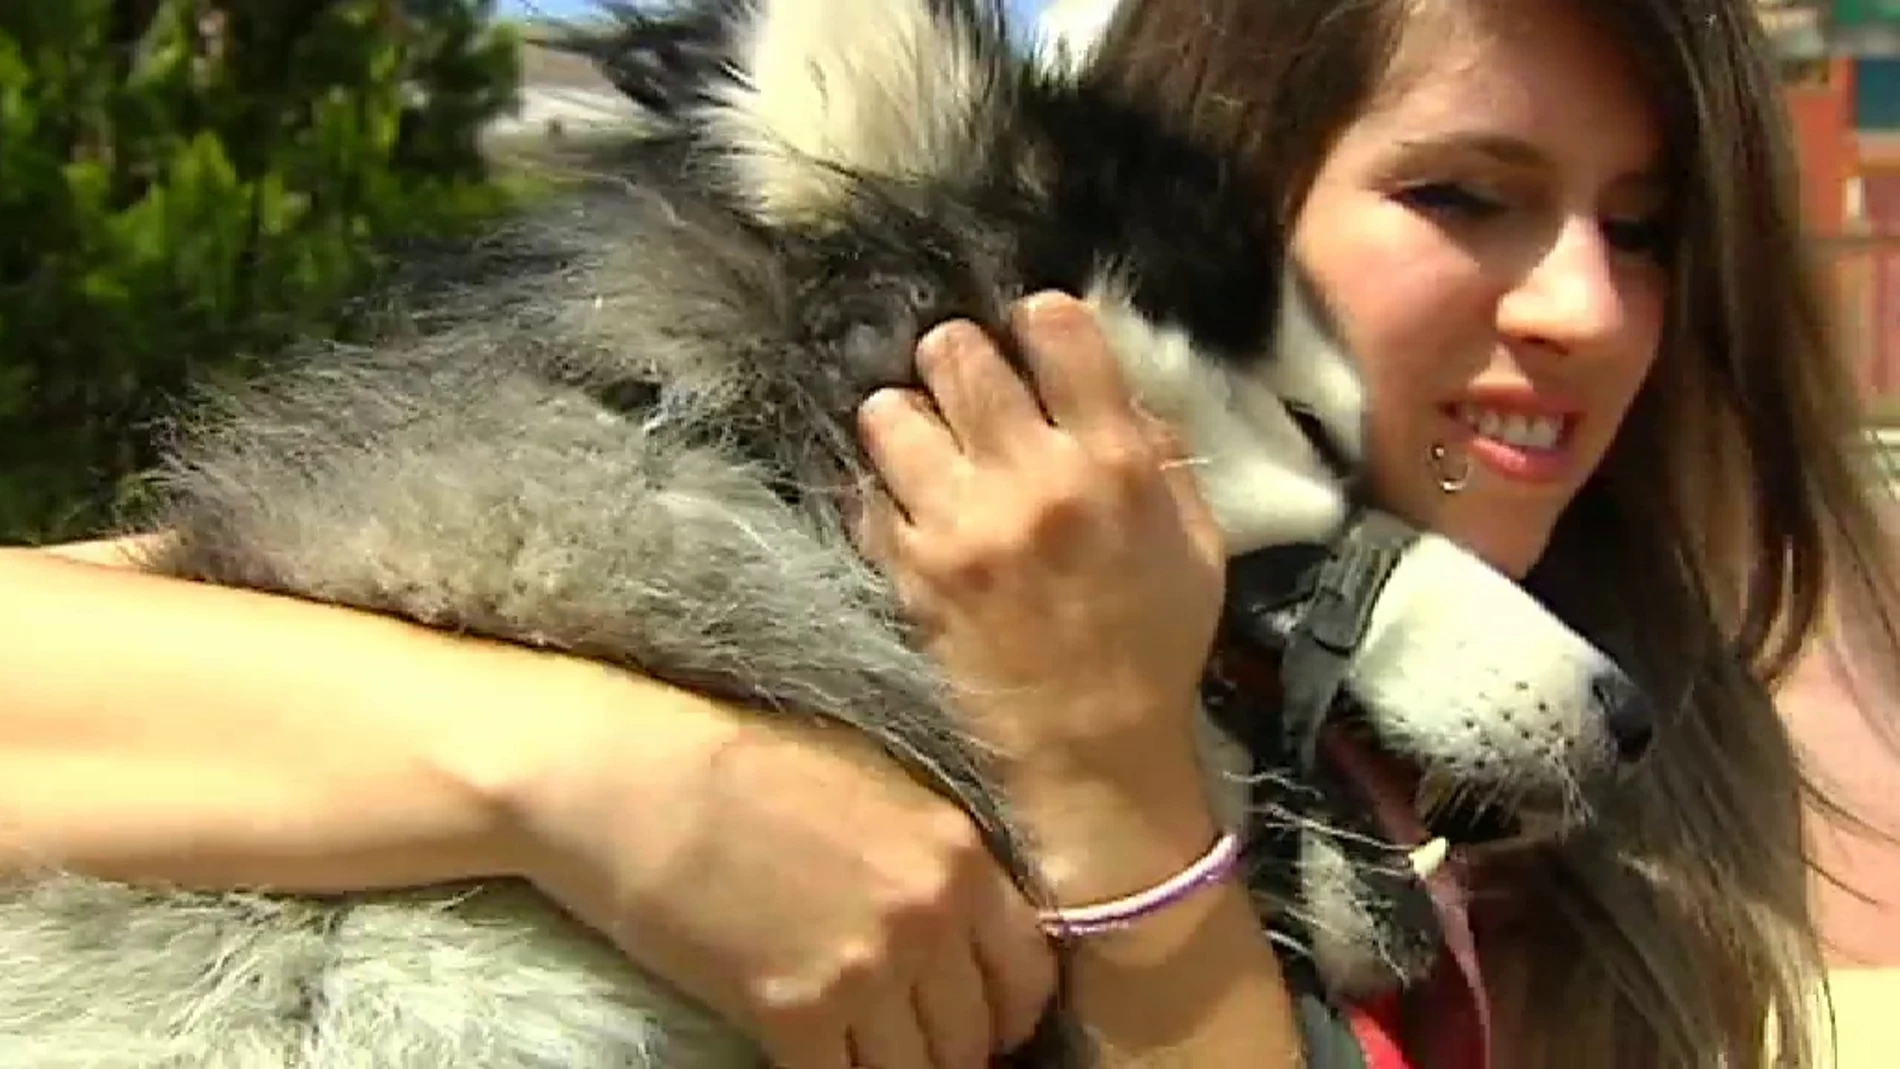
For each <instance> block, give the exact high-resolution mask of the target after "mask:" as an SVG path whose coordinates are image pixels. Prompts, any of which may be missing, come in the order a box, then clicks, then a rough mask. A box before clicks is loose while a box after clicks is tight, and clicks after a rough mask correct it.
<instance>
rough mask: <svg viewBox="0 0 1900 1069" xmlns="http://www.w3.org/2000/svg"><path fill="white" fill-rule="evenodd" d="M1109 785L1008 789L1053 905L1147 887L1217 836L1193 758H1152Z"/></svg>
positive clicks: (1045, 782) (1087, 781) (1058, 782)
mask: <svg viewBox="0 0 1900 1069" xmlns="http://www.w3.org/2000/svg"><path fill="white" fill-rule="evenodd" d="M1153 753H1154V754H1155V756H1154V759H1153V760H1152V761H1151V762H1149V763H1148V764H1147V765H1146V766H1145V767H1140V768H1137V769H1134V770H1132V771H1130V772H1127V773H1124V774H1120V775H1116V776H1113V777H1103V776H1082V775H1069V776H1064V777H1060V778H1055V777H1049V778H1044V779H1042V780H1039V781H1034V782H1033V783H1025V782H1023V781H1022V780H1018V783H1019V784H1021V786H1014V787H1012V796H1013V798H1014V800H1015V802H1016V808H1017V811H1018V812H1019V813H1020V814H1021V815H1022V819H1023V820H1024V821H1025V822H1026V823H1027V824H1028V826H1029V829H1030V833H1031V835H1032V836H1033V838H1034V841H1035V844H1036V851H1037V860H1038V862H1039V865H1040V868H1041V870H1042V874H1043V877H1044V879H1045V880H1046V881H1047V882H1048V885H1049V889H1050V891H1051V892H1052V893H1053V894H1054V895H1055V898H1056V902H1057V904H1058V905H1064V906H1068V905H1079V904H1084V903H1088V902H1094V901H1100V900H1103V899H1109V898H1118V897H1121V896H1124V895H1128V894H1132V893H1135V892H1137V891H1140V890H1143V889H1145V888H1148V887H1152V886H1154V885H1155V884H1158V883H1160V882H1161V881H1163V880H1166V879H1168V878H1169V877H1171V876H1174V875H1175V874H1177V873H1179V872H1180V871H1182V870H1183V869H1185V868H1187V867H1188V866H1189V865H1191V864H1193V863H1194V861H1195V860H1196V859H1198V858H1200V857H1202V856H1203V855H1205V854H1206V853H1207V851H1208V849H1209V848H1210V847H1211V846H1212V845H1213V844H1214V842H1215V841H1216V840H1217V839H1218V838H1219V836H1220V835H1221V833H1222V831H1223V830H1224V829H1222V828H1221V827H1220V825H1219V822H1218V821H1217V820H1216V819H1215V817H1214V815H1213V810H1212V808H1211V806H1210V805H1209V800H1208V795H1207V791H1206V788H1205V785H1204V780H1203V776H1202V772H1201V769H1200V765H1199V763H1198V762H1196V761H1195V760H1194V759H1193V755H1192V750H1191V748H1188V747H1185V746H1184V747H1182V749H1181V752H1180V753H1178V754H1177V755H1176V756H1171V757H1170V756H1165V754H1166V753H1167V751H1166V750H1165V749H1160V748H1157V749H1156V750H1155V751H1153Z"/></svg>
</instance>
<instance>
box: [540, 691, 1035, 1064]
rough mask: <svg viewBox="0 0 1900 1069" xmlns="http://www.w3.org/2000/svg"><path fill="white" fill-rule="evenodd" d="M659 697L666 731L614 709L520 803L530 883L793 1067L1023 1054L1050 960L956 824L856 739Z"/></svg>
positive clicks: (1005, 883) (572, 734) (966, 826)
mask: <svg viewBox="0 0 1900 1069" xmlns="http://www.w3.org/2000/svg"><path fill="white" fill-rule="evenodd" d="M640 685H642V686H650V685H649V684H645V683H644V681H641V682H640ZM653 689H654V690H655V691H656V692H658V693H660V694H664V695H666V697H664V698H657V697H656V698H654V699H653V700H655V701H667V702H674V703H677V706H678V707H677V708H675V709H671V710H657V709H656V710H655V712H659V713H660V714H661V715H664V716H666V717H667V718H668V719H667V720H665V721H662V720H659V719H657V718H656V717H655V716H654V715H652V713H644V712H643V714H642V715H641V716H640V717H639V718H638V719H637V720H634V721H629V720H628V719H626V718H625V716H624V715H623V714H624V713H625V712H626V709H625V707H624V704H625V703H624V696H622V697H623V702H622V703H614V702H607V703H601V704H600V709H601V712H602V714H603V715H601V716H599V717H596V718H594V720H593V722H592V724H591V726H589V727H585V728H582V729H580V730H577V731H562V732H559V733H558V734H559V737H560V738H561V742H560V743H559V745H558V746H551V747H549V749H548V752H549V755H550V757H551V758H552V759H551V760H547V759H541V760H537V762H536V764H537V765H538V768H539V772H538V774H537V775H536V776H535V777H534V778H533V779H532V780H529V781H526V782H524V783H522V784H520V785H519V786H518V788H517V789H515V790H513V791H511V792H510V797H512V798H514V799H515V804H512V805H510V806H509V807H508V808H509V810H510V811H512V812H514V813H516V814H518V820H517V824H518V826H519V828H520V830H521V832H522V833H523V835H522V846H521V847H520V848H518V850H517V851H516V852H517V854H518V856H520V857H521V858H522V859H523V861H522V864H521V868H522V869H523V871H525V873H526V874H527V875H528V876H529V877H530V878H531V879H532V880H533V881H534V882H535V883H536V884H537V886H539V887H540V888H541V889H542V890H543V891H544V892H546V893H548V894H549V895H550V896H552V897H554V898H555V899H556V900H558V901H560V902H561V903H562V904H563V905H565V906H566V907H567V908H568V909H570V910H571V911H572V912H574V913H575V914H576V915H577V916H578V917H579V918H580V919H581V920H582V921H584V922H586V923H588V924H590V925H591V926H593V927H595V928H597V929H599V930H601V931H603V932H605V933H607V934H608V935H609V936H610V937H611V938H613V939H614V940H615V942H617V943H618V944H619V945H620V946H621V947H622V949H623V950H625V951H626V952H627V953H628V954H629V955H630V956H631V957H632V958H634V960H636V961H639V962H641V963H642V964H643V965H645V966H646V967H647V968H649V969H651V970H652V971H653V972H655V973H656V974H657V975H659V976H662V977H664V978H665V979H667V980H668V981H669V982H670V983H672V984H674V985H675V986H677V987H680V988H681V989H683V990H685V991H687V992H689V993H691V994H693V995H695V996H697V997H698V998H700V999H701V1000H703V1001H704V1002H706V1003H707V1004H708V1005H710V1006H712V1007H713V1008H714V1009H715V1010H717V1011H718V1012H720V1013H722V1014H724V1015H725V1016H726V1017H727V1018H728V1019H730V1020H732V1021H733V1022H734V1023H735V1024H737V1025H738V1026H739V1027H741V1028H742V1029H744V1030H745V1031H746V1032H747V1033H748V1034H750V1035H752V1036H753V1037H755V1038H756V1039H758V1040H760V1041H761V1042H762V1043H763V1045H764V1047H765V1049H766V1052H767V1053H768V1055H769V1056H770V1057H771V1059H772V1062H773V1064H775V1065H776V1066H779V1067H781V1069H848V1067H852V1066H876V1067H877V1069H976V1067H980V1066H984V1065H987V1064H988V1063H989V1059H990V1057H991V1056H992V1055H993V1054H994V1053H996V1052H999V1051H1002V1050H1007V1049H1010V1048H1013V1047H1015V1046H1018V1045H1020V1044H1021V1043H1022V1042H1023V1041H1024V1040H1026V1039H1027V1038H1028V1037H1029V1035H1030V1033H1031V1032H1032V1031H1033V1030H1034V1027H1035V1025H1036V1023H1037V1021H1038V1020H1039V1019H1040V1016H1041V1014H1042V1011H1043V1008H1044V1006H1045V1005H1046V1004H1047V1003H1048V1001H1049V999H1050V997H1051V995H1052V994H1053V990H1054V983H1055V966H1054V959H1053V955H1052V952H1051V950H1050V947H1049V945H1048V942H1047V940H1046V939H1045V937H1044V936H1043V934H1042V932H1041V930H1040V928H1039V926H1038V923H1037V918H1036V914H1035V911H1034V910H1033V909H1032V908H1031V907H1030V906H1029V905H1028V903H1027V902H1026V901H1025V900H1024V899H1023V898H1022V897H1021V896H1020V895H1019V894H1018V893H1017V891H1016V890H1015V889H1014V887H1013V886H1012V885H1011V884H1010V882H1009V880H1008V878H1007V877H1006V876H1005V874H1004V873H1003V871H1002V869H1001V868H1000V867H999V866H998V865H997V863H996V862H995V861H994V859H993V858H992V857H991V856H990V854H989V853H988V851H987V850H986V849H985V848H984V846H983V844H982V843H981V841H980V840H979V838H978V836H977V833H976V831H975V828H974V827H973V826H972V825H971V823H970V822H969V821H968V820H967V819H966V818H965V817H964V816H963V814H962V813H961V812H960V811H958V810H957V809H955V808H954V807H953V806H951V805H950V804H949V803H946V802H944V801H943V800H942V799H941V798H939V797H938V796H936V795H935V794H932V793H931V792H929V791H927V790H925V789H924V788H922V787H921V786H918V785H917V784H916V783H914V782H912V781H911V780H909V779H908V778H906V777H905V776H904V775H903V774H902V773H901V772H899V771H898V770H897V768H896V767H895V765H894V764H893V763H892V762H891V761H890V760H889V759H888V758H886V757H884V756H883V755H882V754H880V753H879V752H877V751H876V750H874V748H873V747H872V746H871V745H870V744H868V743H867V742H865V741H864V740H862V739H860V738H859V737H857V736H856V735H854V734H853V733H851V732H848V731H846V730H844V729H839V728H823V727H810V726H793V725H788V724H784V723H778V722H773V721H771V720H768V719H767V718H765V717H764V716H762V715H760V714H757V713H749V712H741V711H735V710H727V709H725V708H723V707H721V706H718V705H715V704H713V703H711V702H708V701H704V700H702V699H700V698H698V697H696V696H693V695H690V694H685V693H683V692H676V691H671V690H664V689H662V688H653ZM640 700H641V701H646V700H647V699H644V698H643V699H640ZM564 704H572V703H564ZM666 723H671V724H673V725H674V727H672V728H667V727H664V726H663V724H666ZM668 733H670V734H668ZM544 737H547V736H544ZM662 738H663V739H664V740H665V741H663V742H659V741H656V740H660V739H662ZM523 745H533V744H532V743H524V744H523ZM656 747H657V753H663V754H664V756H663V757H657V753H656ZM656 757H657V759H656Z"/></svg>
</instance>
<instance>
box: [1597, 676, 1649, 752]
mask: <svg viewBox="0 0 1900 1069" xmlns="http://www.w3.org/2000/svg"><path fill="white" fill-rule="evenodd" d="M1590 691H1591V693H1592V694H1594V695H1595V696H1596V700H1597V706H1598V708H1600V709H1601V710H1602V712H1603V723H1604V726H1605V728H1607V730H1608V731H1609V733H1610V741H1611V742H1612V743H1613V744H1614V745H1615V746H1616V756H1617V757H1618V758H1620V759H1622V760H1624V761H1634V760H1636V759H1637V758H1639V757H1641V756H1643V754H1644V753H1645V752H1647V751H1648V749H1649V743H1650V740H1651V739H1652V738H1654V737H1655V734H1656V707H1655V706H1654V705H1652V704H1651V703H1650V700H1649V696H1648V695H1646V694H1644V693H1643V691H1642V688H1640V687H1638V686H1637V685H1636V684H1635V683H1634V682H1632V681H1631V680H1630V679H1629V677H1627V676H1625V675H1622V674H1621V673H1617V674H1614V675H1600V676H1598V677H1596V679H1595V680H1594V681H1592V682H1591V684H1590Z"/></svg>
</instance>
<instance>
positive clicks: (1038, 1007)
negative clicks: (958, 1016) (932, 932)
mask: <svg viewBox="0 0 1900 1069" xmlns="http://www.w3.org/2000/svg"><path fill="white" fill-rule="evenodd" d="M993 887H994V892H993V896H994V897H993V901H991V902H990V903H989V904H988V905H987V908H985V909H983V910H981V911H980V912H979V913H978V914H977V928H976V940H975V947H974V949H975V951H976V965H977V970H978V971H979V972H980V973H981V974H982V976H983V991H984V993H985V994H986V995H987V996H988V998H989V1008H990V1017H991V1020H992V1021H993V1022H994V1024H993V1026H992V1033H993V1034H994V1035H995V1037H996V1048H997V1049H998V1050H1014V1049H1015V1048H1017V1047H1020V1046H1022V1045H1023V1044H1024V1043H1027V1042H1029V1039H1030V1037H1031V1036H1033V1035H1035V1033H1036V1025H1037V1024H1039V1023H1040V1022H1041V1020H1042V1016H1043V1012H1044V1010H1046V1009H1047V1008H1048V1005H1049V1000H1050V999H1052V998H1054V997H1055V993H1056V958H1055V951H1054V949H1053V948H1052V947H1051V946H1050V944H1049V938H1048V936H1046V935H1044V934H1043V931H1042V926H1041V923H1040V921H1039V919H1038V917H1037V916H1036V911H1035V910H1034V909H1033V908H1031V907H1030V905H1029V903H1028V902H1026V901H1024V899H1023V897H1022V895H1021V893H1020V892H1018V891H1017V890H1016V888H1015V887H1014V886H1012V885H1011V884H1010V883H1009V881H1007V880H1004V879H1002V878H1000V877H999V878H998V879H997V881H996V882H995V884H993Z"/></svg>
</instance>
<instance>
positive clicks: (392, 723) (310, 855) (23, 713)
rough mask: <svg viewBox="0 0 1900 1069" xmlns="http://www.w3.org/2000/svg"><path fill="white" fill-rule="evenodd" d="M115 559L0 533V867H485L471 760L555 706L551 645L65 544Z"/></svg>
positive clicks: (496, 752)
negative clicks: (507, 642)
mask: <svg viewBox="0 0 1900 1069" xmlns="http://www.w3.org/2000/svg"><path fill="white" fill-rule="evenodd" d="M123 559H124V558H123V556H122V555H121V554H119V553H118V552H117V547H115V546H113V545H111V544H95V545H93V546H89V547H82V548H80V549H79V550H78V551H77V552H75V551H74V550H73V549H72V547H68V548H67V549H65V550H61V551H47V550H26V549H0V636H4V639H3V640H0V680H4V681H5V682H4V684H0V688H3V689H0V875H4V874H7V873H17V872H19V871H22V870H27V869H34V868H39V867H44V866H54V867H60V868H65V869H68V870H71V871H75V872H81V873H85V874H89V875H95V876H102V877H108V878H117V879H126V880H132V881H138V882H161V883H169V884H178V885H185V886H201V887H239V886H249V887H272V888H277V889H283V890H299V891H310V892H325V891H340V890H348V889H359V888H367V887H382V886H397V885H413V884H420V883H430V882H437V881H443V880H452V879H459V878H464V877H472V876H480V875H493V874H499V872H500V870H504V869H506V868H507V860H508V859H507V850H506V845H505V843H504V842H503V837H504V828H505V822H504V821H503V820H502V817H501V815H500V814H498V813H497V812H496V811H495V810H496V806H495V805H494V803H493V801H492V798H493V795H492V794H491V792H489V791H487V790H485V789H484V783H483V777H484V776H485V775H489V774H490V773H491V771H493V770H491V769H489V768H485V767H484V764H483V762H484V761H486V760H489V759H490V758H491V757H492V758H493V759H494V760H495V761H496V762H497V764H496V766H495V768H496V769H499V768H500V767H501V765H500V762H501V761H502V760H503V759H504V757H505V758H506V759H507V760H511V761H512V760H517V759H518V758H519V755H518V754H515V755H508V754H506V753H505V751H506V750H508V748H510V747H515V746H518V745H519V744H520V738H521V737H525V735H526V733H512V734H511V733H510V732H509V731H508V727H509V725H510V723H511V722H514V721H519V720H522V719H526V718H532V717H535V716H538V715H542V712H543V711H545V710H546V709H548V708H550V707H551V706H553V705H555V704H558V699H559V698H560V697H561V696H560V695H559V694H558V693H553V694H551V693H550V690H551V688H552V689H554V690H557V691H558V688H559V687H560V686H561V685H562V684H561V681H562V680H563V679H564V678H567V677H564V676H563V675H562V674H561V673H560V672H559V671H557V670H556V667H557V666H558V665H559V664H560V662H558V661H557V659H555V658H548V657H540V656H537V655H535V654H531V653H528V652H526V651H520V650H514V649H510V648H507V647H502V646H499V645H495V644H489V643H478V642H474V641H469V640H461V639H455V638H451V637H448V636H444V635H439V634H435V633H432V632H429V631H426V630H424V629H422V628H419V627H413V626H409V625H406V624H402V623H398V622H395V621H391V620H385V619H380V618H377V617H374V616H370V615H368V614H363V613H356V612H351V611H348V610H343V609H337V608H331V607H325V606H317V605H312V604H308V603H304V602H300V601H296V600H293V599H288V598H279V597H271V596H267V595H261V594H256V593H251V592H244V591H236V590H226V589H221V588H218V587H213V586H209V585H204V584H197V583H188V582H183V581H178V580H172V579H165V578H159V577H155V576H149V575H144V574H140V573H138V572H137V571H135V570H131V569H128V568H109V567H101V566H99V565H98V564H93V563H83V561H99V562H101V563H110V562H113V561H122V560H123ZM576 669H577V670H575V671H573V672H572V673H571V676H572V679H573V681H574V684H575V685H577V686H580V685H597V684H595V683H593V682H592V680H594V679H597V678H598V676H599V675H600V673H591V674H589V673H584V672H581V671H578V666H576ZM629 685H632V684H631V683H629ZM494 774H496V775H499V774H500V773H499V772H498V771H495V772H494Z"/></svg>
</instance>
